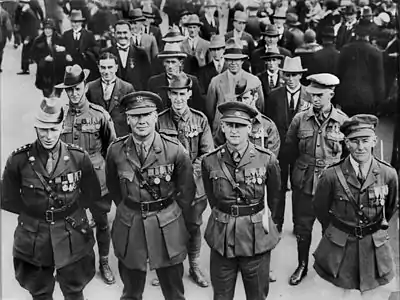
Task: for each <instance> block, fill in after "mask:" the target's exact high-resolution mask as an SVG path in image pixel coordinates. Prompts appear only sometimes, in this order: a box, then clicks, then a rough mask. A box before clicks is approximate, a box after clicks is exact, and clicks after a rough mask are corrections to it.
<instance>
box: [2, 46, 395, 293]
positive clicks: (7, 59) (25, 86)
mask: <svg viewBox="0 0 400 300" xmlns="http://www.w3.org/2000/svg"><path fill="white" fill-rule="evenodd" d="M19 65H20V49H19V50H14V49H13V48H12V47H11V45H7V47H6V49H5V55H4V62H3V70H4V71H3V73H1V74H0V91H1V94H0V97H1V99H0V105H1V106H0V113H1V157H0V171H2V170H3V168H4V163H5V161H6V159H7V157H8V155H9V154H10V153H11V151H12V150H13V149H15V148H17V147H19V146H21V145H23V144H26V143H29V142H31V141H33V140H34V139H35V135H34V131H33V128H32V125H31V117H32V114H33V112H34V111H35V110H36V109H37V107H38V105H39V103H40V97H41V94H40V93H39V92H38V91H37V90H36V88H35V87H34V75H33V74H35V67H34V66H33V65H32V66H31V74H32V75H29V76H17V75H16V72H17V71H19ZM63 97H64V98H63V99H64V101H65V95H64V96H63ZM391 123H392V122H391V121H390V120H383V121H382V122H381V126H380V128H379V133H380V136H381V137H383V139H384V141H385V142H384V158H385V159H386V160H389V155H390V151H391V137H392V125H391ZM378 156H379V154H378ZM288 199H290V194H288ZM288 202H289V200H288ZM288 206H289V207H288V208H289V209H287V211H286V220H288V221H290V220H291V213H290V203H288ZM208 215H209V211H207V212H206V214H205V216H204V220H207V218H208ZM0 216H1V282H2V297H1V299H2V300H25V299H30V297H29V295H28V294H27V293H26V292H25V291H24V290H23V289H22V288H20V286H19V285H18V283H17V282H16V280H15V279H14V271H13V266H12V241H13V232H14V229H15V227H16V224H17V222H16V216H14V215H12V214H9V213H7V212H1V214H0ZM113 218H114V211H113V212H112V214H111V215H110V222H111V221H112V220H113ZM392 225H393V226H392V231H391V236H392V237H397V238H396V239H394V240H393V242H392V244H393V247H394V250H395V253H397V254H398V252H399V250H398V229H397V226H396V224H392ZM291 229H292V228H291V222H287V223H286V224H285V228H284V230H285V231H284V234H283V239H282V241H281V242H280V244H279V245H278V247H277V248H276V249H275V250H274V251H273V254H272V262H271V264H272V268H273V269H274V270H275V273H276V275H277V277H278V281H277V282H276V283H273V284H271V289H270V295H269V297H268V299H279V300H292V299H293V300H294V299H296V300H306V299H307V300H309V299H316V298H315V290H316V289H318V286H316V285H315V284H314V279H315V277H316V273H315V271H314V270H313V269H312V267H311V266H312V263H313V259H312V258H311V259H310V271H309V275H308V276H307V277H306V279H305V280H304V282H303V283H302V284H301V285H300V286H297V287H290V286H289V285H288V284H287V280H288V278H289V276H290V274H291V273H292V272H293V270H294V268H295V267H296V264H297V253H296V242H295V238H294V236H293V235H292V234H291ZM320 232H321V228H320V226H319V224H318V223H317V224H316V226H315V229H314V235H313V245H312V249H311V252H312V251H313V250H314V249H315V247H316V246H317V243H318V241H319V239H320ZM111 252H112V251H111ZM110 260H111V267H112V269H113V270H114V272H115V274H116V275H117V264H116V259H115V257H114V256H113V255H112V254H111V255H110ZM397 261H398V255H397ZM201 266H202V268H203V269H204V270H205V271H206V273H207V275H209V273H208V270H209V248H208V246H207V245H206V244H204V245H203V248H202V253H201ZM185 268H186V272H185V275H184V284H185V289H186V297H187V299H192V300H200V299H201V300H205V299H212V290H211V288H206V289H202V288H199V287H197V286H195V285H194V284H193V283H192V282H191V281H190V279H189V278H188V275H187V265H185ZM154 277H155V273H154V272H149V274H148V279H147V280H148V282H147V284H146V291H145V295H144V299H151V300H155V299H162V295H161V291H160V289H159V288H156V287H152V286H151V285H150V281H151V279H153V278H154ZM208 277H209V276H208ZM121 290H122V285H121V281H120V278H119V276H118V275H117V283H116V284H115V285H112V286H106V285H104V284H103V283H102V281H101V279H100V278H99V276H98V275H96V277H95V278H94V279H93V280H92V282H91V283H90V284H89V285H88V287H87V289H86V290H85V296H86V298H87V299H90V300H110V299H119V297H120V295H121ZM61 299H62V296H61V293H60V290H59V288H58V287H57V290H56V293H55V300H61ZM235 299H236V300H239V299H245V295H244V292H243V285H242V283H241V279H240V277H239V278H238V284H237V291H236V297H235ZM395 299H396V300H399V299H400V298H399V297H398V296H397V297H394V295H393V297H392V298H391V300H395ZM325 300H327V299H325Z"/></svg>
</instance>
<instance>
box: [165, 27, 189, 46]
mask: <svg viewBox="0 0 400 300" xmlns="http://www.w3.org/2000/svg"><path fill="white" fill-rule="evenodd" d="M184 39H185V37H184V36H183V35H182V33H181V32H180V31H179V28H178V27H177V26H172V27H171V29H170V30H169V31H168V32H167V33H166V34H165V35H164V37H163V38H162V41H163V42H165V43H177V42H182V41H183V40H184Z"/></svg>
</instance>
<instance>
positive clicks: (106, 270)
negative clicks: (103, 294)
mask: <svg viewBox="0 0 400 300" xmlns="http://www.w3.org/2000/svg"><path fill="white" fill-rule="evenodd" d="M99 269H100V275H101V278H102V279H103V281H104V282H105V283H106V284H114V283H115V277H114V274H113V272H112V271H111V268H110V265H109V264H108V257H100V266H99Z"/></svg>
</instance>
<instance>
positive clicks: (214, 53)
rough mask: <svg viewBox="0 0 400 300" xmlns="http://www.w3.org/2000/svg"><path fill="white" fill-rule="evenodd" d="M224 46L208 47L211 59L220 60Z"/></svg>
mask: <svg viewBox="0 0 400 300" xmlns="http://www.w3.org/2000/svg"><path fill="white" fill-rule="evenodd" d="M224 51H225V48H213V49H210V53H211V57H212V59H213V60H216V61H220V60H221V58H222V55H224Z"/></svg>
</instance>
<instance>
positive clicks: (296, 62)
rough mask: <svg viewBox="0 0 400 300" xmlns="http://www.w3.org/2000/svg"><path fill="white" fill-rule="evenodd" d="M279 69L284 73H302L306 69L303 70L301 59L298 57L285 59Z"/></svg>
mask: <svg viewBox="0 0 400 300" xmlns="http://www.w3.org/2000/svg"><path fill="white" fill-rule="evenodd" d="M279 69H280V70H281V71H282V72H286V73H303V72H306V71H307V69H303V66H302V65H301V58H300V57H299V56H296V57H285V60H284V62H283V67H282V68H279Z"/></svg>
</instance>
